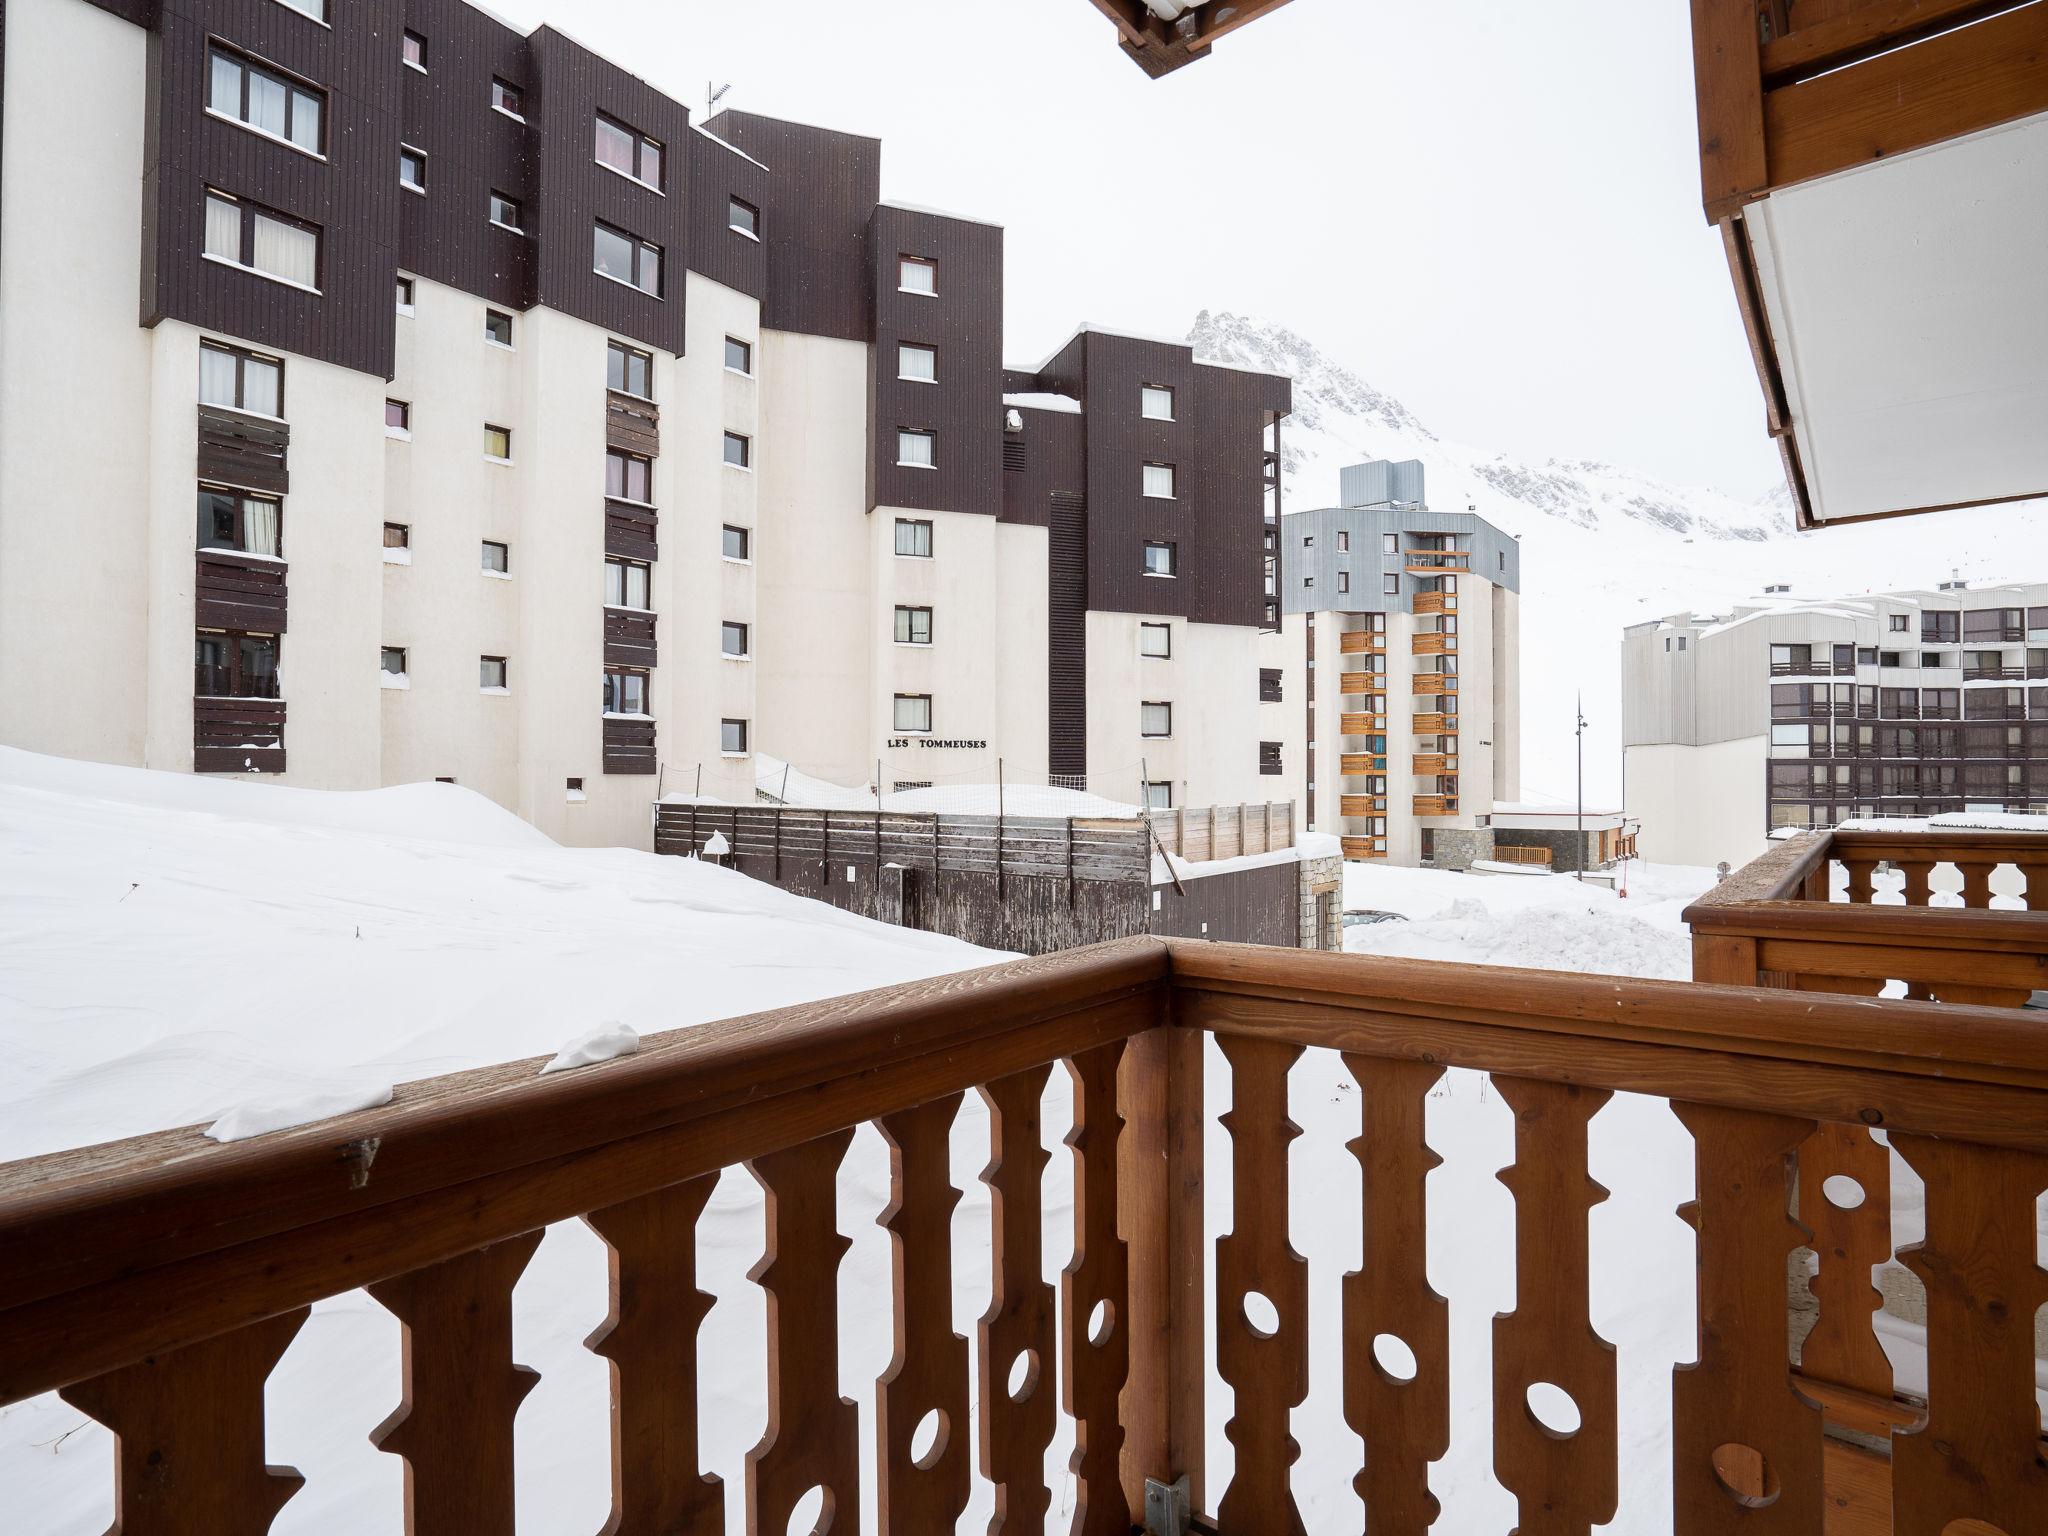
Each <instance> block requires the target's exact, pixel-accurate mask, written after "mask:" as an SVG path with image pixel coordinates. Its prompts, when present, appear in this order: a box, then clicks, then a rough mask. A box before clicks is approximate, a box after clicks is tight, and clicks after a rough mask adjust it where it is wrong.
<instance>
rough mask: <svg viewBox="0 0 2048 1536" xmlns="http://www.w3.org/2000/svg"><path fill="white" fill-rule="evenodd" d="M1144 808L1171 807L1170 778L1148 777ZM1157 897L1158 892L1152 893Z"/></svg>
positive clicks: (1164, 808) (1168, 808)
mask: <svg viewBox="0 0 2048 1536" xmlns="http://www.w3.org/2000/svg"><path fill="white" fill-rule="evenodd" d="M1145 809H1146V810H1148V811H1170V810H1172V809H1173V781H1172V780H1171V779H1148V780H1147V781H1146V783H1145ZM1153 899H1154V900H1155V901H1156V900H1157V899H1158V893H1157V892H1156V891H1155V892H1154V893H1153Z"/></svg>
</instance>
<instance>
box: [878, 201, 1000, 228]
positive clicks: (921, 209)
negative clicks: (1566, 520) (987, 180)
mask: <svg viewBox="0 0 2048 1536" xmlns="http://www.w3.org/2000/svg"><path fill="white" fill-rule="evenodd" d="M877 206H879V207H882V208H899V209H901V210H902V211H903V212H905V213H928V214H930V215H931V216H932V217H933V218H935V219H958V220H959V221H960V222H961V223H962V224H986V225H987V226H988V227H989V228H990V229H1001V228H1002V227H1003V221H1002V220H1001V219H984V218H982V217H981V216H980V215H978V214H972V213H960V212H957V211H956V210H954V209H951V208H933V207H930V206H928V205H926V204H924V203H906V202H904V201H903V200H902V199H901V198H896V197H885V198H883V199H882V201H881V202H880V203H879V204H878V205H877Z"/></svg>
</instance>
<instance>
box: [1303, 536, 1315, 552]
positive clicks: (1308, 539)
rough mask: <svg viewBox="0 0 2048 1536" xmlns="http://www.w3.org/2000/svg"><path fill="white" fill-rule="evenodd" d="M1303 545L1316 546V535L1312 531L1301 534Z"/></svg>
mask: <svg viewBox="0 0 2048 1536" xmlns="http://www.w3.org/2000/svg"><path fill="white" fill-rule="evenodd" d="M1301 547H1302V548H1303V549H1314V548H1315V547H1316V536H1315V535H1314V534H1312V533H1305V534H1303V535H1302V536H1301Z"/></svg>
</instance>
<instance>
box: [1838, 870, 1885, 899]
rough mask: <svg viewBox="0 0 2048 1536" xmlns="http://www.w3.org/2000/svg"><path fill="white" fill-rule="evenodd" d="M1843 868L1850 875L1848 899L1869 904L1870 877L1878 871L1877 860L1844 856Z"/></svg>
mask: <svg viewBox="0 0 2048 1536" xmlns="http://www.w3.org/2000/svg"><path fill="white" fill-rule="evenodd" d="M1842 869H1843V871H1844V873H1846V874H1847V875H1848V877H1849V889H1848V893H1847V898H1846V899H1848V900H1849V901H1852V902H1860V903H1862V904H1864V905H1866V906H1867V905H1869V903H1870V877H1871V875H1872V874H1873V873H1875V872H1876V869H1877V860H1875V859H1852V858H1844V859H1843V860H1842Z"/></svg>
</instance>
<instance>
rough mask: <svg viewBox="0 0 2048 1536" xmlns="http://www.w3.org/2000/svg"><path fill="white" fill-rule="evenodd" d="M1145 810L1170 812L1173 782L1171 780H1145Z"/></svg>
mask: <svg viewBox="0 0 2048 1536" xmlns="http://www.w3.org/2000/svg"><path fill="white" fill-rule="evenodd" d="M1145 809H1146V810H1148V811H1170V810H1172V809H1173V781H1172V780H1171V779H1147V780H1146V781H1145Z"/></svg>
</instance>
